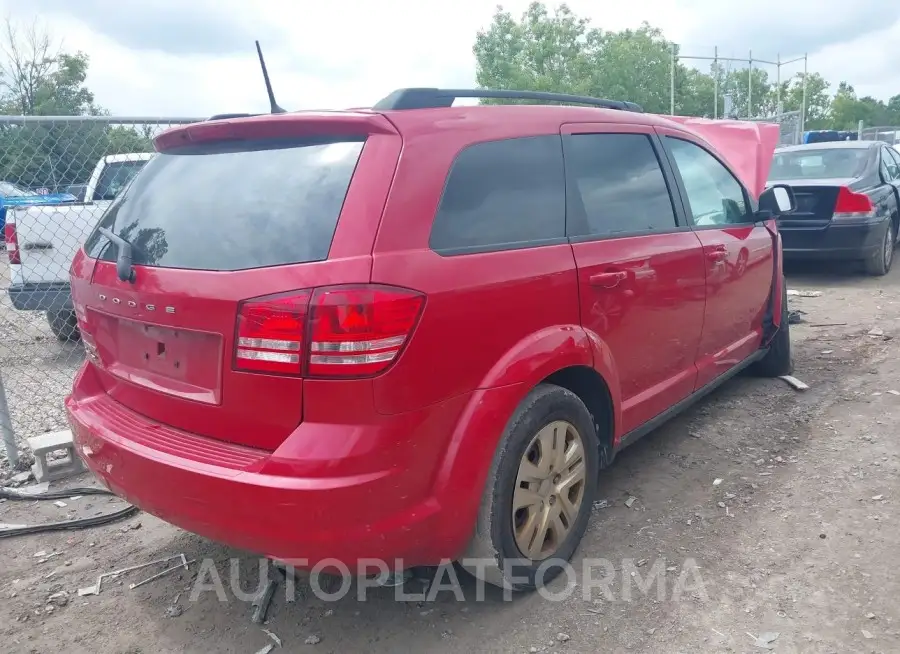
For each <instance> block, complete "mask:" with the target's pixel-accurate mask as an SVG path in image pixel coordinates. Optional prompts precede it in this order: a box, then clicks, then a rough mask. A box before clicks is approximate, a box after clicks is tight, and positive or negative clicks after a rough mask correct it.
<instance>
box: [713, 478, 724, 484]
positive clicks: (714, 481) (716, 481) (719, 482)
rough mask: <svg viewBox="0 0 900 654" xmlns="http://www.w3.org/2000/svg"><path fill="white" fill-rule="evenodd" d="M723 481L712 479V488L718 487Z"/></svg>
mask: <svg viewBox="0 0 900 654" xmlns="http://www.w3.org/2000/svg"><path fill="white" fill-rule="evenodd" d="M723 481H725V480H724V479H719V478H718V477H716V478H715V479H713V486H718V485H719V484H721V483H722V482H723Z"/></svg>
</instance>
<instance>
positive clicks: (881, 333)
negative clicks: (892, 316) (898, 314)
mask: <svg viewBox="0 0 900 654" xmlns="http://www.w3.org/2000/svg"><path fill="white" fill-rule="evenodd" d="M868 335H869V336H884V330H883V329H882V328H881V327H872V329H870V330H869V331H868Z"/></svg>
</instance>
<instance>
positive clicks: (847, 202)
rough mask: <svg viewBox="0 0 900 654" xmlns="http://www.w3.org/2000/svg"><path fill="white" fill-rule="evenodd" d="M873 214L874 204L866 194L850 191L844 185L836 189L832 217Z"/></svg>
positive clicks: (868, 216)
mask: <svg viewBox="0 0 900 654" xmlns="http://www.w3.org/2000/svg"><path fill="white" fill-rule="evenodd" d="M874 215H875V205H874V204H872V198H870V197H869V196H868V195H865V194H863V193H856V192H855V191H851V190H850V189H849V188H847V187H846V186H842V187H841V188H840V190H838V195H837V200H836V201H835V204H834V219H836V220H841V219H848V218H850V219H853V218H871V217H872V216H874Z"/></svg>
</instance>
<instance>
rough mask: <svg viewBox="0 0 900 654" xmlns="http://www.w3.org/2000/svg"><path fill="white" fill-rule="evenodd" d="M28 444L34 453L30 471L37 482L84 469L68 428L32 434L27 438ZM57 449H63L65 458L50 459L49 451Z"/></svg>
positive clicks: (61, 477) (53, 479) (70, 475)
mask: <svg viewBox="0 0 900 654" xmlns="http://www.w3.org/2000/svg"><path fill="white" fill-rule="evenodd" d="M28 446H29V447H30V448H31V451H32V453H33V454H34V465H33V466H31V472H32V474H34V478H35V479H36V480H37V481H38V482H42V481H55V480H57V479H65V478H66V477H73V476H75V475H80V474H81V473H83V472H85V470H86V468H85V466H84V462H83V461H82V460H81V459H80V458H79V456H78V454H76V452H75V444H74V443H73V442H72V432H71V431H69V430H68V429H66V430H64V431H55V432H50V433H49V434H41V435H40V436H33V437H31V438H29V439H28ZM57 450H64V451H65V453H66V456H65V458H62V459H55V460H53V459H50V453H51V452H55V451H57Z"/></svg>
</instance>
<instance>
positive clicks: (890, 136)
mask: <svg viewBox="0 0 900 654" xmlns="http://www.w3.org/2000/svg"><path fill="white" fill-rule="evenodd" d="M859 136H860V140H861V141H884V142H885V143H888V144H889V145H900V126H897V125H894V126H893V127H866V128H864V129H863V130H862V131H861V132H860V135H859Z"/></svg>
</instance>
